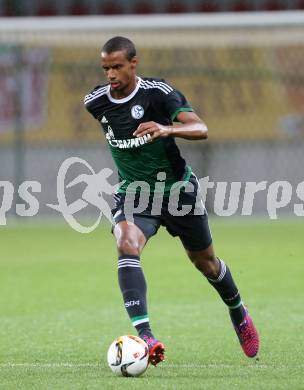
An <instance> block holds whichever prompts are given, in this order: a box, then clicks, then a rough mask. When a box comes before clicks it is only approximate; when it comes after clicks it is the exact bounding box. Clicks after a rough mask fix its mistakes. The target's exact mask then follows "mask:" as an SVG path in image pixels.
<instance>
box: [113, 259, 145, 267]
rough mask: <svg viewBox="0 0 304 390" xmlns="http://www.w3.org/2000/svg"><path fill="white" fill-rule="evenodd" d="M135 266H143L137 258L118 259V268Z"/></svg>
mask: <svg viewBox="0 0 304 390" xmlns="http://www.w3.org/2000/svg"><path fill="white" fill-rule="evenodd" d="M125 267H134V268H141V266H140V262H139V260H137V259H129V258H125V257H124V258H122V259H120V260H118V268H125Z"/></svg>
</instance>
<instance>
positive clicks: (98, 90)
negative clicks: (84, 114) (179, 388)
mask: <svg viewBox="0 0 304 390" xmlns="http://www.w3.org/2000/svg"><path fill="white" fill-rule="evenodd" d="M108 87H109V84H102V85H97V86H96V87H95V88H94V89H92V90H91V91H90V92H89V93H88V94H87V95H85V97H84V104H85V105H86V106H90V105H92V104H93V103H94V102H95V101H96V100H97V99H98V98H101V97H102V96H104V95H106V94H107V91H108Z"/></svg>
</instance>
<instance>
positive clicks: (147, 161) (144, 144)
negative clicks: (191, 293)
mask: <svg viewBox="0 0 304 390" xmlns="http://www.w3.org/2000/svg"><path fill="white" fill-rule="evenodd" d="M137 62H138V60H137V57H136V49H135V47H134V44H133V43H132V42H131V41H130V40H129V39H127V38H124V37H114V38H112V39H110V40H109V41H108V42H106V44H105V45H104V46H103V48H102V51H101V65H102V68H103V70H104V72H105V75H106V77H107V79H108V83H107V84H105V85H101V86H97V87H96V88H95V89H94V90H93V91H92V92H91V93H89V94H88V95H86V97H85V106H86V108H87V110H88V111H89V112H90V113H91V114H92V115H93V116H94V118H96V119H97V120H98V121H99V122H100V123H101V126H102V128H103V131H104V133H105V136H106V139H107V141H108V143H109V147H110V150H111V152H112V156H113V159H114V161H115V163H116V165H117V168H118V174H119V179H120V180H122V181H124V182H123V184H122V185H121V187H120V188H119V190H118V192H117V193H116V194H115V201H116V207H115V209H114V211H113V220H114V226H113V234H114V236H115V238H116V242H117V250H118V280H119V286H120V289H121V292H122V295H123V300H124V305H125V307H126V310H127V312H128V315H129V317H130V319H131V321H132V323H133V326H134V327H135V328H136V330H137V332H138V334H139V336H140V337H141V338H142V339H143V340H145V341H146V343H147V344H148V347H149V357H150V363H151V364H153V365H156V364H158V363H159V362H161V361H162V360H164V351H165V348H164V345H163V344H162V343H161V342H160V341H159V340H157V339H156V338H155V337H154V335H153V333H152V331H151V328H150V325H149V318H148V311H147V302H146V282H145V278H144V274H143V271H142V268H141V265H140V256H141V253H142V250H143V248H144V246H145V244H146V242H147V241H148V240H149V238H150V237H151V236H153V235H154V234H155V233H156V232H157V230H158V228H159V227H160V225H163V226H165V227H166V229H167V230H168V232H169V233H170V234H171V235H172V236H178V237H179V238H180V240H181V242H182V244H183V246H184V248H185V251H186V253H187V255H188V257H189V258H190V260H191V261H192V262H193V264H194V265H195V267H196V268H197V269H198V270H199V271H200V272H201V273H202V274H203V275H204V276H205V277H206V278H207V280H208V282H209V283H210V284H211V285H212V286H213V287H214V288H215V289H216V290H217V292H218V293H219V295H220V297H221V298H222V300H223V301H224V303H225V304H226V305H227V307H228V310H229V314H230V317H231V320H232V324H233V326H234V329H235V331H236V334H237V336H238V338H239V341H240V344H241V346H242V349H243V351H244V353H245V354H246V355H247V356H248V357H254V356H256V355H257V353H258V349H259V337H258V333H257V331H256V329H255V327H254V325H253V322H252V319H251V317H250V316H249V314H248V311H247V308H246V307H245V306H244V304H243V302H242V300H241V296H240V294H239V292H238V289H237V287H236V285H235V282H234V280H233V278H232V276H231V273H230V270H229V268H228V266H227V265H226V264H225V263H224V261H223V260H221V259H219V258H218V257H216V256H215V253H214V249H213V245H212V238H211V233H210V230H209V226H208V217H207V213H206V212H205V210H204V208H202V210H201V211H200V210H199V212H198V207H197V205H198V202H196V198H197V194H198V191H199V189H198V181H197V179H196V176H195V175H194V174H193V173H192V171H191V168H190V166H188V165H186V162H185V160H184V159H183V158H182V157H181V155H180V152H179V149H178V147H177V145H176V143H175V140H174V139H175V137H179V138H184V139H187V140H201V139H206V138H207V131H208V130H207V127H206V125H205V124H204V123H203V121H202V120H201V119H200V118H199V117H198V116H197V115H196V114H195V113H194V111H193V109H192V108H191V107H190V105H189V104H188V102H187V101H186V99H185V97H184V96H183V95H182V94H181V93H180V92H179V91H178V90H176V89H174V88H173V87H171V86H170V85H169V84H167V83H166V82H165V81H164V80H161V79H155V78H146V77H143V78H141V77H139V76H137V75H136V66H137ZM173 122H179V124H173ZM134 182H140V183H143V182H145V184H146V186H144V189H142V187H141V189H142V191H140V189H138V188H135V189H134ZM132 183H133V184H132ZM176 183H177V184H178V183H181V184H178V185H176ZM132 185H133V187H132ZM187 185H188V187H187ZM135 187H136V186H135ZM186 187H187V188H188V189H187V188H186ZM147 188H148V190H147ZM189 188H190V189H191V188H192V192H189ZM131 189H132V191H135V195H134V197H135V199H134V207H135V209H136V208H137V210H138V212H136V211H135V212H134V215H133V220H132V222H130V221H129V220H127V216H126V214H127V213H126V207H127V206H128V205H127V203H128V199H129V198H128V191H131ZM138 190H139V191H138ZM132 191H131V192H132ZM147 191H148V192H149V191H150V192H149V193H150V196H149V198H148V204H147V207H146V208H145V209H144V210H141V209H140V207H138V206H139V205H140V196H141V193H142V194H146V193H147ZM174 191H175V193H176V191H177V192H178V195H179V197H178V202H177V205H175V206H177V207H172V205H170V198H172V197H170V195H171V194H172V193H173V192H174ZM158 193H161V194H163V195H164V196H163V197H161V196H160V197H158V196H156V197H154V198H155V199H156V201H155V200H154V201H153V196H154V195H157V194H158ZM184 206H187V207H188V210H189V208H190V210H189V211H188V212H187V214H185V215H181V213H180V211H181V209H182V208H183V207H184Z"/></svg>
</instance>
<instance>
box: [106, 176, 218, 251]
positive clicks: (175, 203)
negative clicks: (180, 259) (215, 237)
mask: <svg viewBox="0 0 304 390" xmlns="http://www.w3.org/2000/svg"><path fill="white" fill-rule="evenodd" d="M189 183H190V186H191V184H192V186H191V187H190V188H189V187H187V188H188V190H187V191H185V190H183V189H182V190H181V191H177V193H176V195H175V196H171V197H163V198H162V201H161V200H159V199H160V198H159V197H157V196H156V195H155V194H153V195H152V196H150V197H149V200H148V202H147V207H146V208H145V209H144V210H142V211H141V210H139V211H138V212H137V210H134V208H137V207H138V205H139V204H140V200H139V197H140V195H139V194H136V196H135V199H132V208H131V210H134V212H132V213H130V212H129V207H128V205H130V204H128V202H129V200H128V199H127V197H126V195H125V194H121V193H117V194H115V196H114V198H115V207H114V209H113V210H112V214H113V223H114V225H113V228H114V226H115V225H116V224H118V223H119V222H121V221H125V220H127V221H129V220H130V221H131V222H133V223H134V224H135V225H136V226H137V227H138V228H139V229H140V230H141V231H142V232H143V234H144V235H145V237H146V239H147V240H148V239H149V238H150V237H152V236H153V235H154V234H156V233H157V231H158V229H159V227H160V226H164V227H165V228H166V229H167V231H168V232H169V233H170V234H171V235H172V236H173V237H176V236H177V237H179V238H180V240H181V242H182V244H183V245H184V247H185V248H186V249H188V250H190V251H199V250H203V249H206V248H207V247H208V246H209V245H210V244H211V243H212V237H211V232H210V228H209V224H208V214H207V211H206V209H205V207H204V205H203V203H202V201H201V199H200V193H199V183H198V181H197V178H196V176H195V175H193V174H192V175H191V177H190V180H189ZM190 190H191V191H190ZM189 191H190V192H189ZM155 205H156V207H155ZM180 214H184V215H180ZM130 215H131V219H130ZM112 230H113V229H112Z"/></svg>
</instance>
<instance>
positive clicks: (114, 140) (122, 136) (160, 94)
mask: <svg viewBox="0 0 304 390" xmlns="http://www.w3.org/2000/svg"><path fill="white" fill-rule="evenodd" d="M84 103H85V106H86V108H87V110H88V111H89V112H90V113H91V114H92V115H93V116H94V118H95V119H97V120H98V122H99V123H100V124H101V126H102V129H103V132H104V133H105V137H106V139H107V142H108V144H109V147H110V150H111V153H112V156H113V159H114V161H115V163H116V166H117V168H118V175H119V179H120V180H124V184H123V185H122V186H121V187H120V189H119V192H126V189H127V187H128V185H129V184H131V183H134V182H135V181H145V182H146V183H148V184H149V186H150V191H151V192H152V193H153V192H154V188H155V183H156V182H157V181H159V179H158V178H157V175H158V173H159V172H165V175H164V174H162V178H164V176H165V193H168V192H169V191H170V188H171V187H172V185H173V184H174V183H175V182H176V181H180V180H188V178H189V177H190V174H191V169H190V167H188V166H186V163H185V160H184V159H183V158H182V156H181V154H180V151H179V149H178V147H177V145H176V143H175V140H174V138H173V137H166V138H157V139H155V140H153V141H152V142H151V136H150V135H149V134H147V135H144V136H142V137H135V136H133V133H134V131H135V130H136V129H137V127H138V126H139V124H140V123H143V122H149V121H154V122H157V123H160V124H162V125H171V124H172V123H173V121H174V120H175V119H176V116H177V115H178V113H179V112H181V111H193V109H192V108H191V107H190V105H189V104H188V102H187V101H186V99H185V97H184V96H183V94H182V93H181V92H179V91H178V90H176V89H174V88H172V87H171V86H170V85H169V84H167V83H166V82H165V81H164V80H161V79H155V78H140V77H138V81H137V84H136V88H135V89H134V91H133V92H132V93H131V94H130V95H129V96H127V97H125V98H123V99H114V98H113V97H112V96H111V94H110V85H109V84H107V85H101V86H97V87H96V88H94V90H93V91H92V92H91V93H89V94H88V95H86V96H85V99H84ZM159 177H160V176H159Z"/></svg>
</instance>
